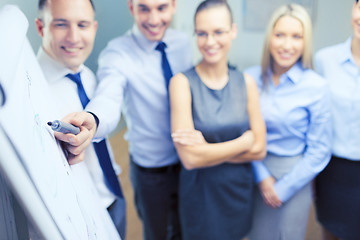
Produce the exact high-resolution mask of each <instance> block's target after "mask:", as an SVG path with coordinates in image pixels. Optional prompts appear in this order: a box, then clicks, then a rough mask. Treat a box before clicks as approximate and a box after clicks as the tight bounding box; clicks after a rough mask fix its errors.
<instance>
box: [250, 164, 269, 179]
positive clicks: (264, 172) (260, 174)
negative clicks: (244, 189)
mask: <svg viewBox="0 0 360 240" xmlns="http://www.w3.org/2000/svg"><path fill="white" fill-rule="evenodd" d="M251 165H252V167H253V171H254V178H255V182H256V183H259V182H261V181H262V180H264V179H266V178H268V177H270V176H271V173H270V172H269V170H268V169H267V167H266V166H265V165H264V163H263V161H256V162H251Z"/></svg>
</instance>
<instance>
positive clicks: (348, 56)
mask: <svg viewBox="0 0 360 240" xmlns="http://www.w3.org/2000/svg"><path fill="white" fill-rule="evenodd" d="M351 41H352V37H349V38H348V39H347V40H346V41H345V42H344V43H343V44H342V45H341V48H342V50H341V51H339V56H338V61H339V63H340V64H341V63H345V62H347V61H354V60H353V56H352V53H351Z"/></svg>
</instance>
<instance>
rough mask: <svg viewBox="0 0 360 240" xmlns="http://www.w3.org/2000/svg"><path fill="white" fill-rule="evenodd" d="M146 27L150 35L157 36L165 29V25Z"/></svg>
mask: <svg viewBox="0 0 360 240" xmlns="http://www.w3.org/2000/svg"><path fill="white" fill-rule="evenodd" d="M144 27H145V29H146V30H147V31H148V32H149V33H150V34H152V35H157V34H159V33H161V31H162V29H163V28H164V25H163V24H161V25H159V26H156V27H152V26H149V25H145V26H144Z"/></svg>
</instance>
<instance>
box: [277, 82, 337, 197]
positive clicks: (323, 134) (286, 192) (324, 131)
mask: <svg viewBox="0 0 360 240" xmlns="http://www.w3.org/2000/svg"><path fill="white" fill-rule="evenodd" d="M308 111H309V115H310V117H309V128H308V131H307V135H306V150H305V153H304V155H303V158H302V159H300V160H299V162H298V163H297V164H296V165H295V166H294V168H293V169H292V170H291V171H290V172H289V173H288V174H286V175H284V176H283V177H282V178H281V179H278V181H277V182H276V183H275V191H276V193H277V195H278V197H279V198H280V200H281V201H282V202H286V201H287V200H289V199H290V198H291V197H292V196H293V195H294V194H295V193H296V192H297V191H299V190H300V189H301V188H302V187H304V186H305V185H306V184H307V183H309V182H310V181H311V180H312V179H313V178H314V177H315V176H316V175H317V174H318V173H319V172H321V171H322V170H323V169H324V168H325V167H326V165H327V164H328V163H329V161H330V157H331V139H332V124H331V112H330V92H329V88H328V87H327V86H324V87H323V88H322V90H321V91H320V92H319V93H318V98H317V100H316V101H314V103H313V104H311V105H310V106H309V108H308Z"/></svg>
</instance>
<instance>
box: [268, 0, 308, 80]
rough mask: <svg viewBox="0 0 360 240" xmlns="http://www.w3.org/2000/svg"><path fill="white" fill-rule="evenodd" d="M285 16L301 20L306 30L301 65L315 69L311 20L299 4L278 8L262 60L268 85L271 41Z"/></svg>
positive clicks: (270, 26)
mask: <svg viewBox="0 0 360 240" xmlns="http://www.w3.org/2000/svg"><path fill="white" fill-rule="evenodd" d="M283 16H291V17H293V18H295V19H297V20H299V21H300V22H301V24H302V26H303V29H304V36H303V38H304V52H303V54H302V56H301V65H302V66H303V68H313V60H312V54H313V48H312V24H311V18H310V16H309V14H308V12H307V11H306V10H305V8H304V7H302V6H300V5H298V4H294V3H292V4H287V5H283V6H281V7H279V8H277V9H276V10H275V11H274V12H273V14H272V15H271V18H270V21H269V24H268V26H267V29H266V33H265V41H264V48H263V54H262V60H261V69H262V74H261V76H262V79H263V81H264V82H265V84H267V82H268V81H269V76H268V69H269V68H270V67H271V65H272V61H273V59H272V57H271V53H270V39H271V35H272V32H273V29H274V27H275V24H276V23H277V21H278V20H279V19H280V18H282V17H283Z"/></svg>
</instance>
